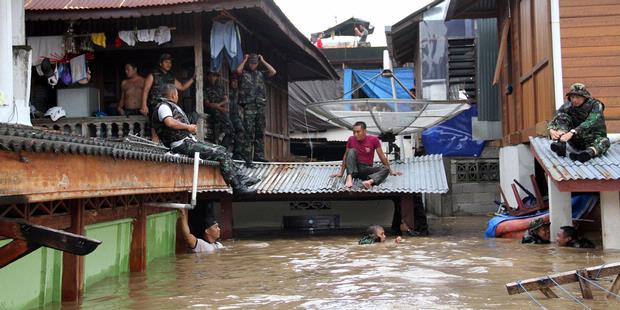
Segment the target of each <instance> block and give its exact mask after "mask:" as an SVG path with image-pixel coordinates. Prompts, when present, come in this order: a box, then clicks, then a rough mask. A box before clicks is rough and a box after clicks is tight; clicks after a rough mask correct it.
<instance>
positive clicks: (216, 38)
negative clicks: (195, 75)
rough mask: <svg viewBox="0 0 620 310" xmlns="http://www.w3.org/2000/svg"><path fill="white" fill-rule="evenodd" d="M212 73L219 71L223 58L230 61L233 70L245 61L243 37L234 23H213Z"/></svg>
mask: <svg viewBox="0 0 620 310" xmlns="http://www.w3.org/2000/svg"><path fill="white" fill-rule="evenodd" d="M210 42H211V71H214V72H216V71H219V69H220V68H221V66H222V61H223V58H224V57H225V58H226V59H227V60H228V63H229V64H230V66H231V68H236V67H237V66H238V65H239V63H241V61H243V51H242V50H241V35H240V34H239V28H238V27H237V25H235V23H234V22H233V21H227V22H225V23H220V22H213V25H212V27H211V41H210Z"/></svg>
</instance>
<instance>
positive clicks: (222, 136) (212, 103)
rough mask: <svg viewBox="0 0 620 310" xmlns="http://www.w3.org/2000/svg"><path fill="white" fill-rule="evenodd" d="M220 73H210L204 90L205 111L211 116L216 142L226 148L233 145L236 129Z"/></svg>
mask: <svg viewBox="0 0 620 310" xmlns="http://www.w3.org/2000/svg"><path fill="white" fill-rule="evenodd" d="M219 79H220V74H219V73H218V72H209V74H208V75H207V85H206V87H205V89H204V100H205V110H206V111H207V112H208V113H209V114H210V115H211V121H212V122H213V133H214V141H213V142H215V143H216V144H219V145H221V146H223V147H224V148H226V149H227V150H228V149H229V148H230V146H231V145H232V141H233V134H234V131H233V130H234V129H233V125H232V123H231V122H230V118H229V117H228V103H229V101H228V96H227V95H226V90H225V89H224V85H222V83H221V82H220V80H219Z"/></svg>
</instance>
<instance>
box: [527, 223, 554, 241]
mask: <svg viewBox="0 0 620 310" xmlns="http://www.w3.org/2000/svg"><path fill="white" fill-rule="evenodd" d="M549 225H551V223H549V222H545V220H544V219H542V218H538V219H535V220H533V221H532V222H531V223H530V228H529V229H528V230H527V231H526V232H525V235H523V239H521V243H534V244H548V243H549V239H551V232H550V230H549Z"/></svg>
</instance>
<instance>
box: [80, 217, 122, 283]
mask: <svg viewBox="0 0 620 310" xmlns="http://www.w3.org/2000/svg"><path fill="white" fill-rule="evenodd" d="M132 222H133V220H132V219H121V220H116V221H111V222H105V223H97V224H93V225H88V226H86V227H85V233H86V236H87V237H89V238H93V239H97V240H101V241H102V243H101V244H100V245H99V246H98V247H97V249H96V250H95V251H93V252H92V253H90V254H88V255H86V257H84V292H87V291H88V287H89V286H90V285H91V284H93V283H95V282H97V281H99V280H101V279H103V278H106V277H112V276H118V275H120V274H122V273H124V272H128V271H129V251H130V249H131V231H132V227H133V226H132Z"/></svg>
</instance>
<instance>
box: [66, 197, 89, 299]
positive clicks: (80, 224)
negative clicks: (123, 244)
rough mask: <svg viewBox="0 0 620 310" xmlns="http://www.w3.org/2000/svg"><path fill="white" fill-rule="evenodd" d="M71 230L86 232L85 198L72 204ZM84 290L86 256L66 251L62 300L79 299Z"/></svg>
mask: <svg viewBox="0 0 620 310" xmlns="http://www.w3.org/2000/svg"><path fill="white" fill-rule="evenodd" d="M68 231H69V232H72V233H74V234H78V235H83V234H84V200H83V199H78V200H76V201H73V204H72V205H71V227H69V229H68ZM83 292H84V258H83V257H82V256H77V255H75V254H70V253H67V252H64V253H63V255H62V301H77V300H78V299H80V297H81V296H82V293H83Z"/></svg>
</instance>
